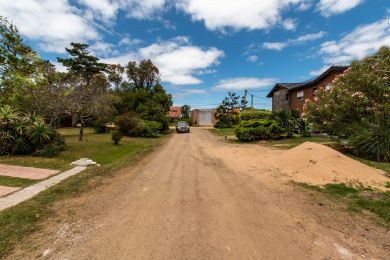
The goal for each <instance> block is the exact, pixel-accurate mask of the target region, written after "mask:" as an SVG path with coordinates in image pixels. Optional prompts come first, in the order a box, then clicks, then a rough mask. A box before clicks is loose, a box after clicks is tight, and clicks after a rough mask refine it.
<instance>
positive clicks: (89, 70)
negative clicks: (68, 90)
mask: <svg viewBox="0 0 390 260" xmlns="http://www.w3.org/2000/svg"><path fill="white" fill-rule="evenodd" d="M70 45H71V48H65V50H66V51H67V52H68V54H69V55H70V56H71V57H69V58H57V60H58V62H60V63H62V65H64V66H65V67H67V68H68V69H69V72H70V73H72V74H75V75H77V76H80V77H82V78H83V79H84V80H85V81H86V85H88V84H89V83H90V81H91V80H92V77H94V76H95V75H96V74H99V73H101V72H103V71H105V70H106V67H107V64H104V63H100V62H99V59H98V58H97V57H95V56H93V55H92V54H91V52H90V51H89V50H88V47H89V45H88V44H85V43H76V42H71V43H70Z"/></svg>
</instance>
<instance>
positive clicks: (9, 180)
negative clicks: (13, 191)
mask: <svg viewBox="0 0 390 260" xmlns="http://www.w3.org/2000/svg"><path fill="white" fill-rule="evenodd" d="M39 181H40V180H30V179H21V178H15V177H9V176H0V185H2V186H9V187H21V188H24V187H28V186H31V185H33V184H34V183H37V182H39Z"/></svg>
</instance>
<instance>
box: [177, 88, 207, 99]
mask: <svg viewBox="0 0 390 260" xmlns="http://www.w3.org/2000/svg"><path fill="white" fill-rule="evenodd" d="M204 94H207V91H206V90H205V89H185V90H183V91H180V92H177V93H174V94H173V96H174V97H175V98H184V97H187V96H192V95H204Z"/></svg>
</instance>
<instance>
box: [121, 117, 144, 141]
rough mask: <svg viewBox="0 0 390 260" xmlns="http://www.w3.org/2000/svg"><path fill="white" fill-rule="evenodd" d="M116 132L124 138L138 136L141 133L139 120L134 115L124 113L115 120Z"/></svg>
mask: <svg viewBox="0 0 390 260" xmlns="http://www.w3.org/2000/svg"><path fill="white" fill-rule="evenodd" d="M116 125H117V127H118V131H119V132H121V133H122V134H123V135H126V136H139V134H140V132H141V131H142V126H141V119H139V118H138V116H137V115H136V114H135V113H130V112H128V113H124V114H122V115H120V116H118V117H117V118H116Z"/></svg>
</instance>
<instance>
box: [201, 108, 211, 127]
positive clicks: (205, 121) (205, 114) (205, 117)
mask: <svg viewBox="0 0 390 260" xmlns="http://www.w3.org/2000/svg"><path fill="white" fill-rule="evenodd" d="M211 124H212V121H211V113H210V112H209V111H200V112H199V125H211Z"/></svg>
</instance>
